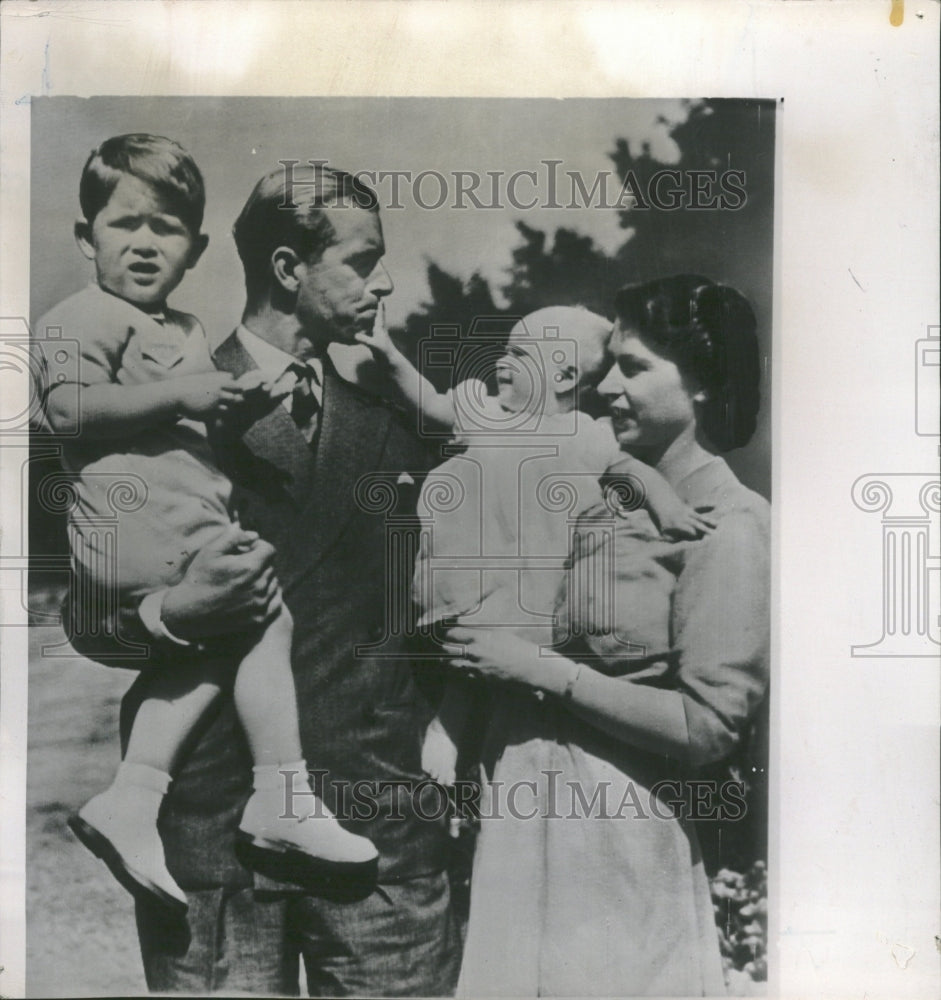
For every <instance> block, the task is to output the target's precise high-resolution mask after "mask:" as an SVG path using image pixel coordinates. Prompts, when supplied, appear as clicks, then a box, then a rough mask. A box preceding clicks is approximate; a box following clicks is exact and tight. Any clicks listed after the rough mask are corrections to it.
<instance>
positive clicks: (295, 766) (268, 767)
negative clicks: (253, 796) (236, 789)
mask: <svg viewBox="0 0 941 1000" xmlns="http://www.w3.org/2000/svg"><path fill="white" fill-rule="evenodd" d="M282 772H284V773H282ZM292 772H293V773H292ZM291 782H293V783H294V787H295V788H301V789H309V788H310V776H309V775H308V773H307V761H306V760H296V761H294V762H293V763H291V764H259V765H258V766H256V767H253V768H252V788H254V789H255V791H256V792H271V791H283V789H284V788H285V786H286V785H288V784H289V783H291Z"/></svg>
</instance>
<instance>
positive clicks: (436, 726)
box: [421, 681, 474, 785]
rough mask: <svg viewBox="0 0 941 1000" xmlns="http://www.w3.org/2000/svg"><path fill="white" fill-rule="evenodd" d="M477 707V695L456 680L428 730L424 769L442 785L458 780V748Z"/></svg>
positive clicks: (445, 695)
mask: <svg viewBox="0 0 941 1000" xmlns="http://www.w3.org/2000/svg"><path fill="white" fill-rule="evenodd" d="M473 704H474V701H473V695H472V693H471V692H470V691H468V690H467V687H466V685H464V684H460V683H457V682H454V681H452V682H451V683H450V684H448V686H447V688H446V689H445V692H444V697H443V698H442V699H441V705H440V706H439V707H438V712H437V714H436V715H435V717H434V718H433V719H432V720H431V722H430V723H429V724H428V729H427V730H426V731H425V740H424V743H423V744H422V750H421V766H422V769H423V770H424V771H425V772H426V773H427V774H428V775H429V776H430V777H431V778H432V779H433V780H434V781H437V782H438V783H439V784H442V785H453V784H454V782H455V780H456V778H457V757H458V748H459V747H460V744H461V741H462V739H463V736H464V730H465V729H466V728H467V722H468V719H469V718H470V713H471V709H472V708H473Z"/></svg>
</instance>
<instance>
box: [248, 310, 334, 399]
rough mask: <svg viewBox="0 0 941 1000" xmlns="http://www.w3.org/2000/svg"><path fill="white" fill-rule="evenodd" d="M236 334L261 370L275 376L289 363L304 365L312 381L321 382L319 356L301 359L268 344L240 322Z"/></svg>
mask: <svg viewBox="0 0 941 1000" xmlns="http://www.w3.org/2000/svg"><path fill="white" fill-rule="evenodd" d="M236 336H237V337H238V338H239V340H240V341H241V344H242V347H244V348H245V350H246V351H248V353H249V354H250V355H251V356H252V360H253V361H254V362H255V364H256V365H258V367H259V368H261V369H262V371H265V372H270V373H271V375H272V377H274V378H277V377H279V376H280V375H283V374H284V373H285V372H286V371H287V370H288V368H290V367H291V365H304V366H306V367H307V368H309V369H310V370H311V372H312V374H313V376H314V381H315V382H316V383H317V384H318V385H322V384H323V361H322V360H321V359H320V358H307V359H306V360H301V359H300V358H295V357H294V356H293V355H291V354H288V353H287V351H282V350H281V348H280V347H275V346H274V344H269V343H268V341H267V340H262V338H261V337H259V336H258V334H257V333H252V331H251V330H249V328H248V327H247V326H245V324H244V323H240V324H239V326H238V329H237V330H236Z"/></svg>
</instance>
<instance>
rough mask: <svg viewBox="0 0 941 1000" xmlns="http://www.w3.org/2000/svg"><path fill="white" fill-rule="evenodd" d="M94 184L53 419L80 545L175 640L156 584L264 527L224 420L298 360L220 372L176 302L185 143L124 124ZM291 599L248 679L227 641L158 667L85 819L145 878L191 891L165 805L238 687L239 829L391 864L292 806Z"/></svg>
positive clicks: (140, 887)
mask: <svg viewBox="0 0 941 1000" xmlns="http://www.w3.org/2000/svg"><path fill="white" fill-rule="evenodd" d="M79 199H80V203H81V208H82V213H83V216H84V217H83V218H82V219H81V220H79V222H77V223H76V227H75V235H76V239H77V241H78V244H79V247H80V249H81V250H82V253H83V254H84V255H85V256H86V257H88V258H89V259H90V260H93V261H94V264H95V270H96V275H97V283H96V284H94V285H91V286H89V287H88V288H86V289H85V290H83V291H81V292H78V293H77V294H75V295H72V296H71V297H69V298H67V299H65V300H64V301H63V302H61V303H59V305H57V306H55V307H54V308H53V309H52V310H51V311H50V312H49V313H48V314H47V315H46V316H44V317H43V318H42V319H41V320H40V321H39V329H40V330H41V331H45V330H46V329H47V328H49V327H58V328H60V329H61V330H62V331H63V332H64V334H65V335H66V338H67V339H64V340H63V345H64V348H65V349H68V350H70V351H71V353H72V354H73V355H75V354H77V356H74V357H73V358H71V366H70V369H71V370H72V371H74V372H76V373H77V374H76V375H75V383H77V384H72V385H71V386H69V383H68V381H57V382H53V383H52V384H47V386H46V387H45V396H44V409H45V415H46V419H47V422H48V424H49V426H50V428H51V429H52V430H53V431H54V432H57V433H63V434H72V435H76V432H77V435H76V436H75V437H73V438H68V437H66V438H65V439H64V440H65V444H64V459H63V461H64V464H65V466H66V469H67V471H69V472H70V473H71V474H72V475H73V476H74V481H75V486H76V492H77V503H76V504H75V506H74V509H73V511H72V513H71V515H70V541H71V546H72V558H73V562H74V563H75V564H76V568H77V569H79V570H80V571H81V572H82V573H83V575H84V576H85V577H86V578H87V579H88V580H89V581H90V582H91V584H92V585H93V586H95V587H96V588H98V589H99V590H100V589H104V588H107V589H108V591H109V597H110V596H111V594H114V595H115V596H116V597H117V599H118V600H120V601H122V602H125V601H135V600H140V601H141V616H142V619H144V620H145V621H147V620H148V617H149V618H152V619H153V620H154V621H155V622H156V626H155V628H156V631H158V632H161V633H162V634H163V636H164V637H165V638H166V640H167V641H168V642H173V641H174V640H175V637H174V636H172V635H171V634H170V633H169V631H168V630H167V629H166V628H165V627H163V626H162V624H161V623H160V608H159V606H158V607H157V608H156V609H154V608H150V610H149V611H148V609H147V605H148V603H151V604H152V601H151V602H148V595H150V596H151V597H152V598H153V597H156V599H157V602H158V604H159V600H160V597H159V594H160V592H162V591H163V590H164V589H165V588H167V587H169V586H172V585H173V584H175V583H177V582H178V581H179V580H180V579H181V577H182V576H183V574H184V572H185V570H186V567H187V565H188V564H189V561H190V560H191V559H192V558H193V556H194V555H195V554H196V553H197V552H198V551H199V550H200V549H201V548H202V547H203V546H205V545H206V544H207V543H210V542H212V543H213V544H214V545H215V546H221V547H222V550H223V551H229V552H232V553H233V554H237V553H238V552H239V551H244V550H246V549H250V548H251V547H252V546H253V545H254V544H255V543H256V542H257V541H258V537H257V535H255V534H254V533H251V532H244V531H242V530H241V528H240V527H239V526H238V524H237V522H234V520H233V518H232V517H231V515H230V512H229V500H230V494H231V484H230V483H229V481H228V480H227V479H226V477H225V476H223V475H222V473H221V472H220V471H219V470H218V469H217V468H216V466H215V465H214V463H213V459H212V455H211V452H210V449H209V447H208V442H207V434H206V426H205V425H206V422H207V421H208V422H214V421H217V420H220V419H223V418H225V417H226V416H227V415H230V414H231V413H232V412H233V411H234V410H235V409H236V408H238V407H240V406H243V405H245V404H246V402H247V401H249V400H251V401H253V402H254V403H256V404H262V405H266V406H277V405H282V404H281V401H280V400H281V399H282V398H283V397H286V396H288V395H289V394H290V393H291V391H292V388H293V384H294V380H295V379H296V377H295V376H294V375H293V374H291V373H290V372H288V373H281V372H278V373H270V374H271V375H272V378H270V379H266V378H265V377H264V376H262V375H261V374H260V373H258V372H249V373H248V374H247V375H245V376H243V377H242V378H240V379H235V378H233V377H232V376H231V375H229V374H226V373H223V372H219V371H217V370H216V369H215V367H214V366H213V363H212V360H211V358H210V353H209V348H208V345H207V341H206V336H205V334H204V332H203V329H202V327H201V326H200V324H199V322H198V320H197V319H196V318H195V317H194V316H191V315H188V314H187V313H182V312H178V311H176V310H174V309H171V308H170V307H169V306H168V305H167V297H168V296H169V295H170V293H171V292H172V291H173V290H174V289H175V288H176V287H177V285H179V283H180V281H181V280H182V279H183V277H184V275H185V274H186V271H187V270H189V269H190V268H192V267H193V266H194V265H195V264H196V262H197V261H198V260H199V258H200V256H201V254H202V253H203V251H204V250H205V248H206V244H207V242H208V238H207V237H206V236H205V235H203V234H201V233H200V228H201V226H202V219H203V211H204V205H205V189H204V185H203V179H202V176H201V174H200V171H199V169H198V168H197V166H196V164H195V162H194V161H193V159H192V158H191V157H190V155H189V154H188V153H187V152H186V151H185V150H184V149H183V148H182V147H181V146H179V145H178V144H177V143H175V142H173V141H171V140H169V139H165V138H163V137H160V136H153V135H146V134H134V135H121V136H116V137H113V138H111V139H108V140H107V141H105V142H104V143H102V144H101V146H99V148H98V149H96V150H95V151H94V152H93V153H92V154H91V156H90V157H89V159H88V161H87V163H86V164H85V169H84V171H83V173H82V178H81V184H80V189H79ZM69 341H73V342H75V343H76V344H77V347H75V348H69V347H68V344H69ZM274 376H279V377H278V378H277V379H275V378H274ZM60 377H61V376H60ZM129 477H136V481H137V482H139V483H142V484H144V485H145V496H146V500H145V502H144V503H143V504H142V505H141V507H140V508H139V509H138V510H136V511H132V512H128V513H122V514H121V516H120V519H119V521H118V524H117V539H116V544H115V546H114V549H113V550H112V549H111V548H109V547H108V544H107V542H106V541H105V539H104V535H103V533H102V532H101V531H100V523H101V519H102V517H104V518H105V520H111V519H112V518H113V512H112V509H111V507H110V506H109V504H108V494H109V490H110V489H111V488H113V487H114V485H115V484H116V483H117V482H119V481H120V480H121V479H122V478H123V480H124V481H125V482H126V481H128V478H129ZM131 481H134V480H131ZM96 522H97V523H96ZM273 585H274V584H273ZM274 606H275V607H276V608H277V613H276V614H275V616H274V618H273V620H271V621H270V622H269V623H268V624H267V625H265V626H263V627H259V628H258V630H257V631H256V632H248V633H246V641H245V646H244V653H243V655H242V658H241V662H240V663H239V664H238V667H237V669H236V670H235V672H234V679H233V677H232V674H233V670H232V668H231V666H230V665H229V662H228V661H226V660H224V659H223V658H222V657H221V656H213V655H212V653H211V652H208V653H207V652H204V653H202V659H200V660H199V661H197V660H195V659H192V658H189V659H188V660H187V662H186V663H185V666H181V667H180V668H179V669H176V668H174V669H169V670H153V671H151V672H149V673H148V674H146V675H145V676H146V685H147V687H146V697H145V698H144V700H143V703H142V704H141V706H140V709H139V711H138V713H137V716H136V718H135V720H134V723H133V726H132V728H131V731H130V735H129V739H128V743H127V751H126V753H125V757H124V760H123V761H122V763H121V765H120V766H119V768H118V772H117V775H116V776H115V779H114V782H113V783H112V784H111V786H110V787H109V788H108V789H107V790H106V791H104V792H102V793H101V794H100V795H97V796H95V797H94V798H93V799H91V800H90V801H89V802H88V803H86V804H85V805H84V806H83V807H82V808H81V809H80V810H79V812H78V814H77V815H76V816H73V817H72V818H71V819H70V820H69V825H70V826H71V827H72V829H73V830H74V832H75V834H76V836H77V837H78V838H79V839H80V840H81V841H82V843H83V844H85V846H86V847H88V848H89V849H90V850H92V851H93V852H94V853H95V854H96V855H98V856H99V857H100V858H102V860H104V861H105V863H106V864H107V865H108V867H109V868H110V869H111V871H112V873H113V874H114V875H115V876H116V877H117V878H118V879H119V881H121V883H122V884H123V885H124V886H125V887H126V888H128V889H129V890H130V891H131V892H133V893H135V894H138V895H140V894H142V893H144V894H149V895H151V896H153V897H156V898H157V899H158V900H160V901H161V902H162V903H164V904H166V905H168V906H170V907H171V908H174V909H176V910H185V908H186V905H187V903H186V896H185V895H184V893H183V891H182V890H181V889H180V887H179V886H178V885H177V884H176V882H175V881H174V879H173V877H172V876H171V874H170V872H169V871H168V870H167V867H166V861H165V857H164V852H163V845H162V843H161V841H160V836H159V833H158V830H157V816H158V813H159V810H160V806H161V802H162V799H163V796H164V795H165V793H166V791H167V788H168V786H169V784H170V780H171V778H170V776H171V774H172V773H173V771H174V768H175V766H176V764H177V762H178V758H179V757H180V754H181V751H182V749H183V746H184V744H185V742H186V739H187V737H188V735H189V734H190V733H191V732H192V731H193V729H194V727H195V726H196V724H197V723H198V722H199V720H200V719H201V718H202V717H203V716H204V715H205V713H206V711H207V710H208V709H209V707H210V706H211V705H212V704H213V702H214V701H215V700H216V698H217V697H218V695H219V693H220V691H221V689H222V688H223V687H226V688H229V687H231V688H232V690H233V697H234V702H235V706H236V709H237V711H238V714H239V719H240V721H241V723H242V727H243V729H244V731H245V734H246V737H247V740H248V744H249V747H250V749H251V753H252V757H253V759H254V765H255V766H254V783H253V784H254V792H253V794H252V796H251V797H250V798H249V800H248V802H247V804H246V806H245V809H244V812H243V813H242V816H241V820H240V823H239V837H240V838H241V839H243V840H245V841H247V842H248V843H250V844H252V845H253V846H254V848H255V849H256V850H257V851H258V852H260V854H259V856H258V857H260V858H261V859H264V858H265V857H266V856H267V857H268V858H269V859H270V858H272V857H274V858H275V859H276V860H277V861H278V862H280V863H282V864H283V865H284V870H285V871H288V870H289V869H290V872H291V877H292V878H300V879H301V880H307V879H308V878H309V879H316V878H317V877H319V876H320V875H322V874H324V873H325V872H337V871H341V872H348V873H357V874H363V875H365V874H367V873H372V872H373V871H374V869H375V867H376V863H377V852H376V849H375V847H374V846H373V845H372V843H371V842H370V841H369V840H367V839H365V838H363V837H359V836H356V835H354V834H352V833H349V832H348V831H346V830H344V829H342V827H341V826H340V825H339V823H338V822H337V820H336V819H335V818H334V817H333V816H332V815H331V814H330V812H329V810H327V808H326V806H324V805H323V803H322V802H320V801H319V800H318V801H317V802H316V803H315V808H314V810H312V814H311V815H310V816H307V817H302V818H301V819H300V820H298V819H297V818H296V817H294V818H291V819H288V818H283V817H281V813H282V811H283V802H284V794H283V788H282V784H283V782H282V776H281V774H280V772H281V771H283V770H284V771H293V772H296V776H295V778H294V781H295V782H296V783H297V782H301V785H300V787H302V788H304V789H305V790H306V791H308V792H309V791H310V786H309V784H306V785H305V784H304V783H305V782H308V773H307V766H306V763H305V762H304V760H303V759H302V750H301V742H300V735H299V732H298V721H297V703H296V692H295V688H294V679H293V675H292V673H291V639H292V632H293V623H292V619H291V616H290V613H289V612H288V610H287V608H286V607H285V606H284V605H283V604H282V603H281V602H280V599H277V600H276V601H275V604H274ZM175 641H177V642H181V640H178V639H177V640H175ZM181 645H183V644H182V643H181ZM297 787H298V785H297V784H295V788H297ZM266 868H269V870H270V866H267V865H266Z"/></svg>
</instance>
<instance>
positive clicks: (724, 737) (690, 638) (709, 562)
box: [672, 507, 771, 765]
mask: <svg viewBox="0 0 941 1000" xmlns="http://www.w3.org/2000/svg"><path fill="white" fill-rule="evenodd" d="M769 534H770V533H769V518H768V512H767V509H766V508H765V509H758V508H757V507H755V508H754V509H752V508H749V509H740V510H736V511H733V512H731V513H729V514H728V515H726V516H725V517H724V518H723V519H722V520H721V521H720V523H719V526H718V528H717V529H716V531H715V533H714V534H713V535H712V536H711V537H710V538H709V539H708V540H707V541H706V542H705V543H703V544H700V545H698V546H696V548H695V550H694V551H693V552H692V553H691V554H690V556H689V558H688V559H687V561H686V565H685V567H684V569H683V571H682V572H681V574H680V576H679V578H678V580H677V586H676V590H675V592H674V601H673V611H672V627H673V634H674V648H675V649H676V650H677V651H678V653H679V670H678V675H677V687H678V690H679V691H680V693H681V695H682V697H683V704H684V708H685V711H686V721H687V725H688V729H689V747H690V758H691V760H692V762H693V763H694V764H697V765H702V764H707V763H711V762H714V761H718V760H721V759H722V758H724V757H726V756H727V755H728V754H729V753H730V752H731V751H732V750H733V749H734V748H735V746H736V745H737V743H738V742H739V740H740V739H741V737H742V735H743V733H744V731H745V729H746V727H747V725H748V723H749V721H750V720H751V718H752V716H753V715H754V712H755V709H756V708H757V707H758V704H759V702H760V701H761V699H762V698H763V696H764V694H765V691H766V689H767V684H768V653H769V633H770V622H769V616H770V584H771V580H770V553H769V540H770V539H769Z"/></svg>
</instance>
